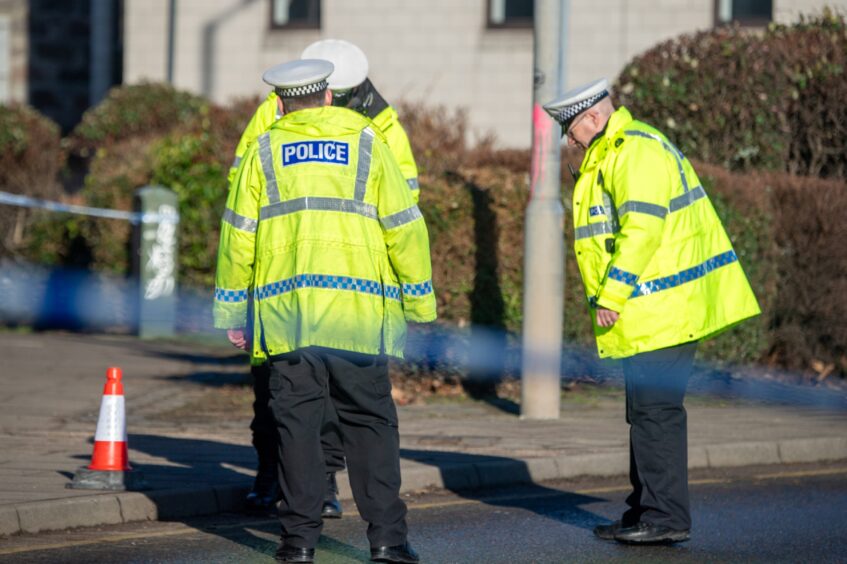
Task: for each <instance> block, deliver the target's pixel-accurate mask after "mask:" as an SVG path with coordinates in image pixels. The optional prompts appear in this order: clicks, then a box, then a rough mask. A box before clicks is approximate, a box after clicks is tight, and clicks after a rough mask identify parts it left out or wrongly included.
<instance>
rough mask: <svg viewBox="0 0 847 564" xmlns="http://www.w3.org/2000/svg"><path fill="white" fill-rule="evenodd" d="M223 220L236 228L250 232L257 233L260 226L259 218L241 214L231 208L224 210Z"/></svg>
mask: <svg viewBox="0 0 847 564" xmlns="http://www.w3.org/2000/svg"><path fill="white" fill-rule="evenodd" d="M223 220H224V221H225V222H227V223H229V224H230V225H232V226H233V227H235V228H236V229H241V230H242V231H247V232H249V233H255V232H256V228H257V227H258V226H259V221H258V220H256V219H252V218H249V217H245V216H243V215H239V214H237V213H235V212H234V211H232V210H231V209H227V210H226V211H225V212H224V217H223Z"/></svg>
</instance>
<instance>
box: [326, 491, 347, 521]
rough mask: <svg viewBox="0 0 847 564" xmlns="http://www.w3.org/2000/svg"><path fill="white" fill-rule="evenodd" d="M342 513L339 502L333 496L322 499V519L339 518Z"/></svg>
mask: <svg viewBox="0 0 847 564" xmlns="http://www.w3.org/2000/svg"><path fill="white" fill-rule="evenodd" d="M342 514H343V510H342V509H341V502H339V501H338V500H337V499H335V496H333V497H332V499H325V500H324V504H323V507H321V518H322V519H341V515H342Z"/></svg>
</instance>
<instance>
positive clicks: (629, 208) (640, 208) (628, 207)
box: [618, 200, 668, 219]
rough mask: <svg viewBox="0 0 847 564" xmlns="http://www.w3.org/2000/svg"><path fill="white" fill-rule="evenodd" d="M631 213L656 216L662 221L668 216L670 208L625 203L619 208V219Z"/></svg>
mask: <svg viewBox="0 0 847 564" xmlns="http://www.w3.org/2000/svg"><path fill="white" fill-rule="evenodd" d="M629 212H635V213H644V214H647V215H654V216H656V217H658V218H660V219H664V218H665V216H666V215H668V208H665V207H662V206H659V205H656V204H651V203H649V202H639V201H638V200H629V201H626V202H624V203H623V205H622V206H621V207H619V208H618V217H620V216H622V215H623V214H625V213H629Z"/></svg>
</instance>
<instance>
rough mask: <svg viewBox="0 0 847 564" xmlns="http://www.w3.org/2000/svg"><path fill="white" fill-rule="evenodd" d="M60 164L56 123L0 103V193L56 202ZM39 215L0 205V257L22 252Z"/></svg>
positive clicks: (62, 157) (62, 160)
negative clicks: (0, 191)
mask: <svg viewBox="0 0 847 564" xmlns="http://www.w3.org/2000/svg"><path fill="white" fill-rule="evenodd" d="M64 163H65V153H64V151H63V150H62V147H61V134H60V131H59V126H58V125H57V124H56V123H54V122H53V121H51V120H50V119H49V118H47V117H45V116H43V115H41V114H39V113H38V112H37V111H35V110H33V109H32V108H29V107H27V106H21V105H11V106H4V105H2V104H0V190H2V191H4V192H11V193H13V194H21V195H25V196H31V197H35V198H44V199H49V200H57V199H60V198H61V196H62V190H61V184H60V183H59V171H60V170H61V169H62V167H63V166H64ZM43 215H44V212H38V211H32V210H28V209H25V208H17V207H11V206H6V205H0V256H18V255H20V254H21V253H25V252H26V251H25V248H26V246H27V245H28V239H27V237H28V236H29V231H30V229H31V227H32V224H33V223H34V222H36V221H38V220H39V218H40V217H42V216H43Z"/></svg>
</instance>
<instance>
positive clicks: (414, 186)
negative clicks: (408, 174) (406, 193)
mask: <svg viewBox="0 0 847 564" xmlns="http://www.w3.org/2000/svg"><path fill="white" fill-rule="evenodd" d="M406 184H408V185H409V190H419V189H420V185H419V184H418V179H417V178H407V179H406Z"/></svg>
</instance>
